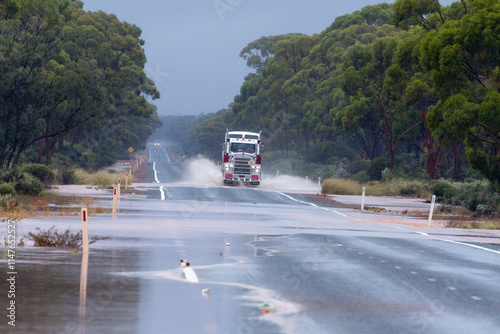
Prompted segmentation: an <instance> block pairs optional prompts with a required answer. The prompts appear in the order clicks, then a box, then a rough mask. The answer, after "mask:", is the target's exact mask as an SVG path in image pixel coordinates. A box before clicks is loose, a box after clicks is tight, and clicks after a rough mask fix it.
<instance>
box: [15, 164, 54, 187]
mask: <svg viewBox="0 0 500 334" xmlns="http://www.w3.org/2000/svg"><path fill="white" fill-rule="evenodd" d="M21 171H23V172H25V173H28V174H31V175H33V176H35V177H37V178H38V179H39V180H40V181H42V182H43V183H44V184H50V183H52V182H53V181H54V172H53V171H52V169H50V168H49V167H47V166H45V165H42V164H27V165H24V166H23V168H22V169H21Z"/></svg>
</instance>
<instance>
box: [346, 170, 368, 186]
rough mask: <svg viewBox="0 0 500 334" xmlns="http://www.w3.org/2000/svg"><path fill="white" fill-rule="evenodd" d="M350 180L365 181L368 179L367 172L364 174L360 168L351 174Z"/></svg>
mask: <svg viewBox="0 0 500 334" xmlns="http://www.w3.org/2000/svg"><path fill="white" fill-rule="evenodd" d="M351 180H353V181H357V182H359V183H366V182H368V181H370V178H369V177H368V174H366V171H364V170H362V171H360V172H357V173H356V174H354V175H353V176H351Z"/></svg>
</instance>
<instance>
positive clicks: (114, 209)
mask: <svg viewBox="0 0 500 334" xmlns="http://www.w3.org/2000/svg"><path fill="white" fill-rule="evenodd" d="M116 197H117V190H116V187H114V189H113V218H116V204H117V198H116Z"/></svg>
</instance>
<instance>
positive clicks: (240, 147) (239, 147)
mask: <svg viewBox="0 0 500 334" xmlns="http://www.w3.org/2000/svg"><path fill="white" fill-rule="evenodd" d="M231 151H232V152H248V153H255V144H247V143H232V144H231Z"/></svg>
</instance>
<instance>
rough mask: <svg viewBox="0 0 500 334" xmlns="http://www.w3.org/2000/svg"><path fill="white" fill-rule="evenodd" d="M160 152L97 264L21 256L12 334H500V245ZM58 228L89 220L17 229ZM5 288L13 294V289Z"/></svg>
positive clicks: (29, 223)
mask: <svg viewBox="0 0 500 334" xmlns="http://www.w3.org/2000/svg"><path fill="white" fill-rule="evenodd" d="M150 156H151V159H152V160H151V161H150V162H149V166H148V176H147V179H146V181H147V182H146V184H145V185H143V186H144V187H147V188H145V189H146V190H147V196H143V197H141V198H138V197H137V196H135V197H134V196H131V195H122V200H121V201H120V205H119V212H118V218H116V219H113V218H112V217H110V215H97V216H93V217H90V218H89V231H90V235H91V236H92V235H98V236H101V237H104V236H109V237H110V239H109V240H103V241H98V242H97V243H96V244H93V245H91V247H90V255H89V258H88V265H87V266H85V263H83V265H82V260H83V258H82V255H81V253H75V252H72V251H69V250H52V249H40V248H33V247H29V246H28V247H24V248H19V255H18V260H19V263H18V268H19V270H18V271H19V275H18V291H19V294H18V296H17V299H16V301H17V303H18V319H17V320H18V322H17V326H16V328H15V329H13V328H10V327H8V326H7V324H6V321H3V322H0V332H1V333H217V334H220V333H222V334H225V333H228V334H233V333H250V334H251V333H259V334H261V333H367V332H369V333H457V332H458V333H485V332H488V333H494V332H495V331H498V328H500V317H499V316H498V312H497V310H498V309H500V290H499V289H498V283H497V281H498V279H497V277H498V276H499V274H500V265H499V263H500V262H499V259H500V249H499V248H498V247H497V246H493V245H474V244H469V243H468V242H467V241H466V240H463V239H461V238H459V237H458V236H453V235H450V232H449V231H447V232H446V233H448V235H446V236H443V235H439V233H441V232H440V231H439V230H438V229H428V228H420V227H415V226H411V225H397V226H396V225H395V224H390V223H385V222H382V221H381V219H380V216H371V215H367V214H364V215H362V214H359V213H356V212H354V211H349V210H347V209H335V210H324V209H322V208H321V207H317V206H313V205H311V204H309V203H308V202H307V200H305V199H304V198H302V197H300V196H298V195H295V194H287V193H283V192H275V191H272V190H269V189H268V190H265V189H263V188H265V185H264V183H265V180H263V187H260V188H246V187H237V186H236V187H223V186H221V184H222V181H221V179H220V178H219V179H217V175H215V173H216V172H217V170H214V168H213V166H212V165H211V164H209V162H207V161H197V162H194V163H192V164H187V163H186V164H179V163H176V162H173V161H172V160H171V159H167V157H166V151H165V150H163V148H162V147H153V146H152V147H151V155H150ZM153 164H154V169H153ZM155 170H156V177H157V179H158V183H157V182H155V181H156V180H155ZM219 176H220V175H219ZM217 182H220V184H218V183H217ZM160 186H163V190H164V198H163V199H162V197H161V192H160V191H159V187H160ZM103 203H104V204H103V205H110V201H109V200H106V201H104V202H103ZM52 225H56V226H57V227H59V228H61V229H66V228H68V227H69V228H71V229H72V230H79V229H80V228H81V223H80V218H78V217H66V218H43V219H38V220H31V219H27V220H24V221H22V222H20V223H18V227H19V235H25V234H27V233H28V232H29V231H33V230H34V229H35V227H37V226H40V227H43V228H48V227H50V226H52ZM445 239H446V240H448V239H449V240H450V241H457V240H458V241H460V242H461V243H452V242H445V241H444V240H445ZM472 246H477V247H472ZM180 259H187V260H188V261H189V262H190V263H191V266H192V269H193V270H194V271H195V272H196V275H197V277H198V279H199V283H194V284H193V283H190V282H188V281H187V280H186V279H185V277H184V276H183V271H182V270H181V268H180V264H179V260H180ZM0 263H1V264H2V265H3V264H4V263H6V260H5V258H3V259H2V261H1V262H0ZM85 267H87V275H86V277H87V281H86V291H85V297H86V298H85V301H84V305H85V307H84V308H83V309H82V308H81V307H80V305H81V300H82V291H81V287H82V285H81V279H82V277H83V276H82V275H81V270H82V268H85ZM0 288H1V289H2V291H6V289H7V287H6V283H5V281H3V282H2V283H1V284H0ZM205 289H208V290H209V291H210V294H207V293H204V292H203V291H207V290H205ZM2 294H3V293H2ZM3 300H4V296H2V297H0V301H1V302H2V303H3Z"/></svg>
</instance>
